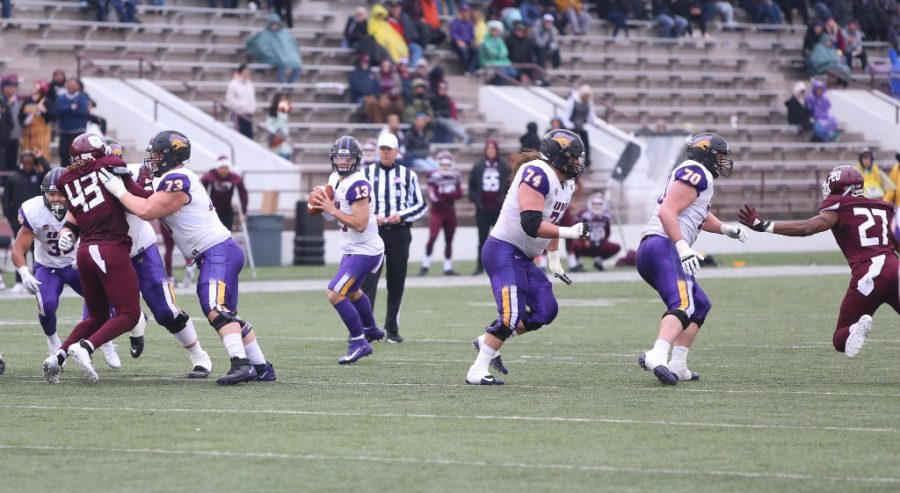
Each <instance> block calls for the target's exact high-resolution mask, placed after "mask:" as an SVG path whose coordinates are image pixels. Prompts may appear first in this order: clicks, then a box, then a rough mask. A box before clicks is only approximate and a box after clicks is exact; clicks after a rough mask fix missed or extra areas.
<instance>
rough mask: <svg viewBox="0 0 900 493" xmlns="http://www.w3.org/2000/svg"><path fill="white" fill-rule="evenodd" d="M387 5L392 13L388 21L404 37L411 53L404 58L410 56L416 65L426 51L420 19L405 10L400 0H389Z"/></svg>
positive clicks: (410, 60) (410, 59) (412, 62)
mask: <svg viewBox="0 0 900 493" xmlns="http://www.w3.org/2000/svg"><path fill="white" fill-rule="evenodd" d="M387 6H388V13H390V16H389V17H388V18H387V22H388V23H389V24H390V25H391V27H393V28H394V30H395V31H397V33H398V34H400V36H402V37H403V40H404V41H405V42H406V46H407V48H408V49H409V55H408V56H406V57H404V58H408V59H409V63H410V64H412V65H415V64H416V62H418V61H419V58H422V55H423V54H424V53H425V42H424V41H423V40H422V34H421V29H419V25H418V21H417V20H416V19H413V18H412V17H411V16H410V15H409V14H407V13H406V12H404V11H403V6H402V5H401V4H400V2H399V1H398V0H389V1H388V2H387ZM395 61H396V60H395Z"/></svg>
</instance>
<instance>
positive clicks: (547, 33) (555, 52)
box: [532, 14, 562, 68]
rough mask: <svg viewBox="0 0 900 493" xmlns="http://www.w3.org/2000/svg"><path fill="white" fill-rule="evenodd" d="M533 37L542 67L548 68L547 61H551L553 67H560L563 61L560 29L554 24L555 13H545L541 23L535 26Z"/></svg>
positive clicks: (538, 60)
mask: <svg viewBox="0 0 900 493" xmlns="http://www.w3.org/2000/svg"><path fill="white" fill-rule="evenodd" d="M532 38H534V44H535V52H536V54H537V58H536V61H537V64H538V65H540V66H541V68H547V62H550V64H551V65H552V66H553V68H559V66H560V64H561V62H562V60H560V56H559V30H557V29H556V26H555V25H554V24H553V15H551V14H544V16H543V17H542V18H541V23H540V24H538V25H537V26H535V27H534V31H533V32H532Z"/></svg>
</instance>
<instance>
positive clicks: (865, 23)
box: [843, 0, 900, 41]
mask: <svg viewBox="0 0 900 493" xmlns="http://www.w3.org/2000/svg"><path fill="white" fill-rule="evenodd" d="M898 8H900V5H898V4H897V3H896V2H894V1H890V0H888V1H885V0H880V1H879V0H855V1H854V2H853V16H854V17H855V18H856V19H858V20H859V25H860V27H861V28H862V30H863V31H864V32H866V33H868V34H869V36H870V37H871V38H872V39H873V40H877V41H890V30H891V27H892V24H896V23H897V22H898V20H897V16H898V15H900V12H898ZM849 22H850V21H849V20H848V21H847V22H846V23H844V24H843V25H846V24H849Z"/></svg>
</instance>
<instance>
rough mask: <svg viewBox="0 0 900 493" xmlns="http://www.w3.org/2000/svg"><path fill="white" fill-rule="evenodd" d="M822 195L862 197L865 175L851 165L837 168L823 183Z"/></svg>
mask: <svg viewBox="0 0 900 493" xmlns="http://www.w3.org/2000/svg"><path fill="white" fill-rule="evenodd" d="M822 195H823V196H825V197H826V198H827V197H828V196H829V195H844V196H852V197H862V195H863V175H862V173H860V172H859V170H858V169H856V168H854V167H853V166H850V165H849V164H842V165H840V166H835V168H834V169H832V170H831V172H830V173H828V177H827V178H825V181H824V182H823V183H822Z"/></svg>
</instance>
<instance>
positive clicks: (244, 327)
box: [234, 313, 253, 339]
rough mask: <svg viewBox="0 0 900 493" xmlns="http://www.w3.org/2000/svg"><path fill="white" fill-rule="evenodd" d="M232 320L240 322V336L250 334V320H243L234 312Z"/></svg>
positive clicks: (251, 328) (251, 326)
mask: <svg viewBox="0 0 900 493" xmlns="http://www.w3.org/2000/svg"><path fill="white" fill-rule="evenodd" d="M234 321H235V322H237V323H238V324H240V326H241V338H242V339H243V338H244V337H247V336H248V335H249V334H250V331H251V330H253V325H251V324H250V322H248V321H246V320H244V319H243V318H241V317H239V316H238V314H237V313H235V314H234Z"/></svg>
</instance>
